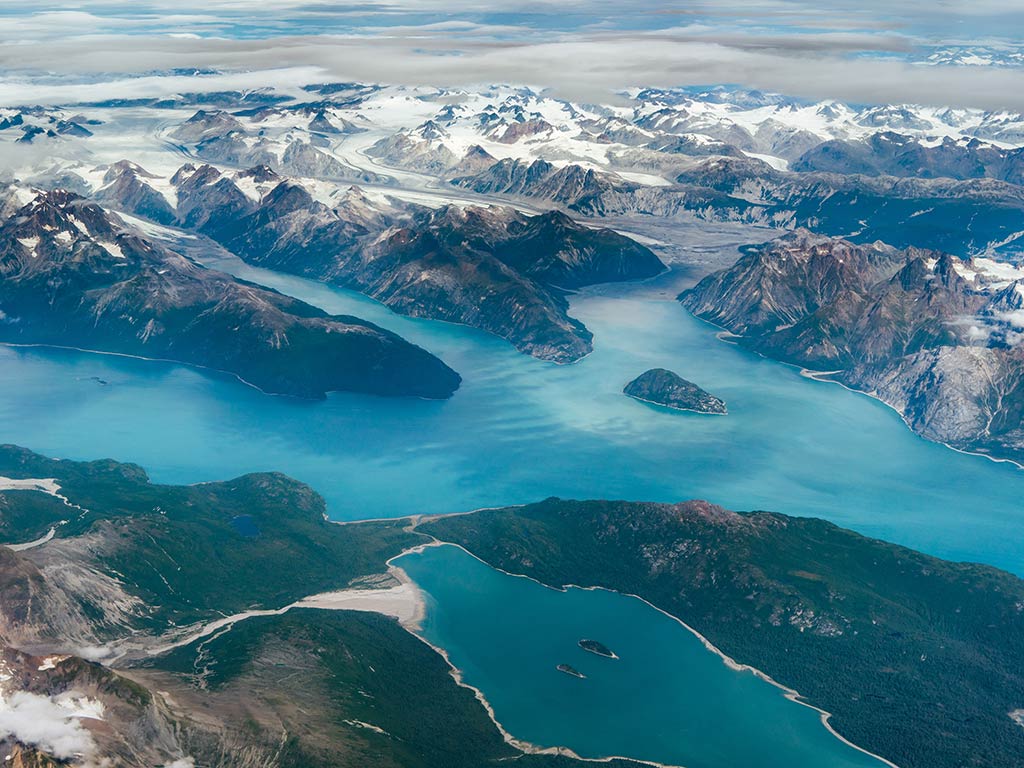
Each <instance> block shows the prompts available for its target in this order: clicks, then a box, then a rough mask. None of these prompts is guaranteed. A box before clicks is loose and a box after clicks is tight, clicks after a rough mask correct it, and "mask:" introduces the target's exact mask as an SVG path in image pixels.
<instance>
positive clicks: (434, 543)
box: [387, 512, 896, 768]
mask: <svg viewBox="0 0 1024 768" xmlns="http://www.w3.org/2000/svg"><path fill="white" fill-rule="evenodd" d="M453 514H454V515H468V514H472V512H456V513H453ZM450 516H452V515H432V516H430V517H433V518H436V517H450ZM410 519H411V518H410ZM424 519H425V518H424ZM417 524H418V523H417ZM413 530H415V527H414V528H413ZM421 535H423V536H427V535H428V534H421ZM433 547H458V548H459V549H461V550H462V551H463V552H465V553H466V554H468V555H469V556H470V557H473V558H475V559H476V560H479V561H480V562H481V563H483V564H484V565H486V566H487V567H488V568H492V569H493V570H496V571H498V572H500V573H505V574H507V575H509V576H517V577H519V578H524V579H527V578H529V577H528V576H521V575H520V574H514V573H508V572H507V571H503V570H501V569H500V568H495V567H494V566H493V565H491V564H490V563H488V562H487V561H485V560H483V559H481V558H479V557H477V556H476V555H474V554H473V553H472V552H470V551H469V550H467V549H465V548H464V547H461V546H459V545H458V544H452V543H451V542H448V541H441V540H440V539H436V538H434V537H431V540H430V541H428V542H424V543H423V544H418V545H416V546H415V547H410V548H409V549H406V550H403V551H402V552H400V553H399V554H397V555H395V556H394V557H392V558H391V559H390V560H388V561H387V564H388V568H389V569H390V568H394V569H396V570H398V571H402V568H401V567H400V566H396V565H394V564H393V563H392V561H393V560H397V559H399V558H401V557H405V556H406V555H413V554H418V553H420V552H423V551H424V550H427V549H431V548H433ZM402 573H403V574H404V573H405V571H402ZM406 578H408V575H406ZM531 581H533V579H531ZM537 583H538V584H540V582H539V581H538V582H537ZM541 586H544V587H546V588H547V589H553V587H548V586H547V585H546V584H542V585H541ZM403 628H404V629H405V630H406V631H407V632H408V633H409V634H411V635H412V636H413V637H415V638H416V639H417V640H419V641H420V642H422V643H423V644H425V645H426V646H428V647H429V648H431V649H432V650H433V651H434V652H435V653H437V654H438V655H439V656H440V657H441V658H442V659H444V660H445V663H446V664H447V665H448V668H449V674H451V676H452V679H453V680H454V681H455V682H456V684H457V685H459V686H460V687H462V688H467V689H468V690H470V691H472V692H473V695H474V696H475V697H476V700H477V701H479V702H480V705H481V706H482V707H483V708H484V710H485V711H486V712H487V715H488V717H490V718H491V722H493V723H494V725H495V727H496V728H497V729H498V732H499V733H500V734H501V736H502V738H503V739H504V740H505V743H507V744H509V745H510V746H512V747H514V748H515V749H518V750H519V751H520V752H522V753H524V754H529V755H559V756H562V757H570V758H573V759H574V760H580V761H582V762H588V763H610V762H612V761H614V760H626V761H629V762H632V763H637V764H638V765H646V766H650V768H684V766H676V765H671V764H668V763H659V762H655V761H653V760H644V759H642V758H636V757H625V756H622V755H609V756H607V757H581V756H580V755H578V754H577V753H576V752H574V751H573V750H572V749H570V748H569V747H564V746H554V747H541V746H539V745H537V744H533V743H532V742H529V741H524V740H522V739H517V738H516V737H515V736H513V735H512V734H511V733H509V732H508V730H507V729H506V728H505V726H504V725H502V724H501V721H500V720H498V718H497V715H496V714H495V712H494V707H492V706H491V703H490V702H489V701H488V700H487V697H486V696H485V695H484V692H483V691H481V690H480V689H479V688H477V687H476V686H475V685H473V684H472V683H467V682H466V680H465V679H464V677H463V672H462V670H461V669H459V668H458V667H457V666H455V664H454V663H453V662H452V660H451V656H449V655H448V651H447V650H445V649H444V648H442V647H440V646H438V645H435V644H434V643H432V642H430V640H428V639H427V638H426V637H424V636H423V635H422V634H421V633H420V631H418V629H416V628H412V627H409V626H405V625H403ZM893 768H896V767H895V766H893Z"/></svg>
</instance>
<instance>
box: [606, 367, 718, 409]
mask: <svg viewBox="0 0 1024 768" xmlns="http://www.w3.org/2000/svg"><path fill="white" fill-rule="evenodd" d="M622 391H623V392H624V393H625V394H627V395H629V396H630V397H632V398H634V399H636V400H641V401H643V402H645V403H654V404H655V405H663V406H665V407H666V408H674V409H675V410H677V411H694V412H695V413H714V414H726V413H728V410H726V407H725V401H724V400H721V399H719V398H717V397H715V396H714V395H712V394H711V393H710V392H705V391H704V390H703V389H701V388H700V387H698V386H697V385H696V384H694V383H693V382H692V381H687V380H686V379H684V378H683V377H682V376H679V375H678V374H675V373H673V372H672V371H667V370H665V369H664V368H652V369H651V370H649V371H644V372H643V373H641V374H640V375H639V376H637V377H636V378H635V379H633V380H632V381H631V382H629V384H627V385H626V386H625V388H624V389H623V390H622Z"/></svg>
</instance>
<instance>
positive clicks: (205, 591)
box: [0, 446, 416, 645]
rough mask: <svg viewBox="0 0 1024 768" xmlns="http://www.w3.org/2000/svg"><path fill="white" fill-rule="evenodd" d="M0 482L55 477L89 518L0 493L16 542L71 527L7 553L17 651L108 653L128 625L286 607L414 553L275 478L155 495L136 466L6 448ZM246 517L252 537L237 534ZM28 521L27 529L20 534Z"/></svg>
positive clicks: (399, 536)
mask: <svg viewBox="0 0 1024 768" xmlns="http://www.w3.org/2000/svg"><path fill="white" fill-rule="evenodd" d="M0 476H4V477H14V478H55V479H56V480H57V482H58V483H59V484H60V486H61V492H62V493H63V494H64V495H66V496H67V497H68V498H69V499H70V500H72V501H73V502H74V503H75V504H77V505H80V506H81V507H83V508H84V509H85V510H87V511H85V512H83V511H82V510H78V509H73V508H70V507H66V506H63V504H61V503H60V502H59V501H58V500H57V499H54V498H53V497H50V496H46V495H44V494H41V493H38V492H28V491H13V492H2V493H0V529H3V530H5V531H6V536H5V539H7V540H9V541H28V540H31V539H32V537H33V536H35V535H36V534H37V533H38V532H39V531H40V530H41V529H42V528H43V527H45V526H48V525H49V522H50V521H51V520H52V519H53V518H54V517H56V516H57V515H58V514H62V515H63V519H68V521H69V522H68V523H67V524H66V525H63V526H60V527H59V528H58V530H57V537H56V538H55V539H54V540H53V541H51V542H49V543H48V544H47V545H46V546H44V547H39V548H36V549H31V550H26V551H24V552H19V553H15V552H11V551H9V550H7V549H0V605H2V609H0V610H2V613H3V616H4V622H3V624H2V625H0V626H4V627H5V629H6V631H5V633H4V634H6V635H8V639H9V640H10V639H19V638H26V637H30V636H32V635H33V634H36V633H39V634H40V635H41V636H42V638H43V639H49V640H54V641H56V640H65V641H66V640H71V639H82V640H85V639H93V640H102V639H106V638H111V637H116V636H119V635H121V634H123V633H124V631H125V628H126V626H128V627H135V628H139V629H146V630H148V631H152V632H158V631H163V630H165V629H166V628H167V627H168V626H170V625H172V624H178V625H180V624H183V623H188V622H192V621H197V620H200V619H210V618H215V617H217V616H220V615H224V614H231V613H236V612H239V611H244V610H247V609H249V608H254V607H256V608H278V607H281V606H283V605H287V604H289V603H291V602H294V601H295V600H298V599H300V598H302V597H305V596H307V595H311V594H314V593H318V592H323V591H328V590H331V589H339V588H342V587H344V586H346V585H347V584H348V583H349V582H350V581H352V580H353V579H356V578H358V577H362V576H366V575H369V574H379V573H382V572H384V571H385V565H384V562H385V560H387V559H388V558H389V557H391V556H393V555H395V554H397V553H399V552H400V551H401V550H402V549H404V548H405V547H407V546H409V545H410V544H412V543H413V542H414V541H415V540H416V537H414V536H412V535H411V534H408V533H405V532H403V531H402V530H401V527H400V524H396V523H379V524H378V523H369V524H365V525H359V526H339V525H335V524H333V523H329V522H328V521H327V520H326V519H325V518H324V502H323V499H322V498H321V497H320V496H319V495H318V494H316V493H315V492H314V491H313V490H311V489H310V488H309V487H308V486H305V485H303V484H302V483H299V482H297V481H295V480H292V479H290V478H288V477H285V476H284V475H279V474H257V475H246V476H244V477H240V478H237V479H235V480H231V481H228V482H223V483H204V484H200V485H191V486H168V485H155V484H152V483H150V482H149V480H148V478H147V477H146V474H145V472H144V471H143V470H142V469H141V468H140V467H137V466H135V465H131V464H119V463H117V462H113V461H96V462H88V463H79V462H71V461H55V460H52V459H48V458H45V457H42V456H39V455H37V454H34V453H32V452H30V451H27V450H25V449H21V448H17V447H14V446H3V447H0ZM54 504H60V509H55V508H54ZM240 516H245V517H247V518H248V519H249V522H250V525H251V526H254V527H255V529H256V530H257V531H258V534H257V535H252V530H251V529H250V528H243V529H242V530H239V526H238V525H237V524H236V522H237V521H236V518H238V517H240ZM21 521H27V522H28V523H29V527H28V528H27V529H25V530H18V527H19V525H21V524H24V523H23V522H21ZM62 563H63V564H65V565H66V566H69V567H72V566H73V567H74V568H75V569H76V577H75V578H74V579H71V578H68V579H66V580H65V579H63V578H62V575H63V571H62V569H61V564H62ZM41 593H49V594H50V596H51V597H52V598H53V599H51V600H43V599H41V597H40V594H41ZM58 598H59V599H58ZM33 645H35V643H33Z"/></svg>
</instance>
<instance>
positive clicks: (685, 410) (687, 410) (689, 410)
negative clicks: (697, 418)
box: [622, 392, 729, 416]
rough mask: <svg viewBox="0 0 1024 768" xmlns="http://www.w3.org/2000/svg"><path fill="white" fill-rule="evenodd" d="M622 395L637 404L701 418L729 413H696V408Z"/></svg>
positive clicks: (626, 393)
mask: <svg viewBox="0 0 1024 768" xmlns="http://www.w3.org/2000/svg"><path fill="white" fill-rule="evenodd" d="M622 394H624V395H625V396H626V397H629V398H632V399H633V400H636V401H637V402H640V403H647V404H648V405H656V406H658V407H659V408H667V409H668V410H670V411H679V412H680V413H696V414H699V415H701V416H728V415H729V411H728V410H725V411H698V410H697V409H696V408H680V407H679V406H676V405H665V403H658V402H655V401H654V400H648V399H646V398H643V397H637V396H636V395H631V394H629V393H628V392H623V393H622Z"/></svg>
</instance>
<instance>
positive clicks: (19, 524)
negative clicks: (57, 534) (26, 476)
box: [0, 472, 78, 544]
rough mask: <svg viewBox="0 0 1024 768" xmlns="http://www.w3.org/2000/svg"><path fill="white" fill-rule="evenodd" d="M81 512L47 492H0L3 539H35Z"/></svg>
mask: <svg viewBox="0 0 1024 768" xmlns="http://www.w3.org/2000/svg"><path fill="white" fill-rule="evenodd" d="M2 474H3V473H2V472H0V475H2ZM77 514H78V512H77V511H75V510H73V509H71V508H70V507H68V506H67V505H66V504H65V503H64V502H63V501H61V500H60V499H57V498H54V497H53V496H50V495H47V494H44V493H39V492H37V491H0V542H2V543H4V544H21V543H24V542H29V541H35V540H37V539H39V538H41V537H43V536H45V535H46V534H47V532H48V531H49V530H50V528H53V527H56V526H59V525H60V524H61V523H63V522H64V521H65V520H69V518H71V517H75V516H77Z"/></svg>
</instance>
